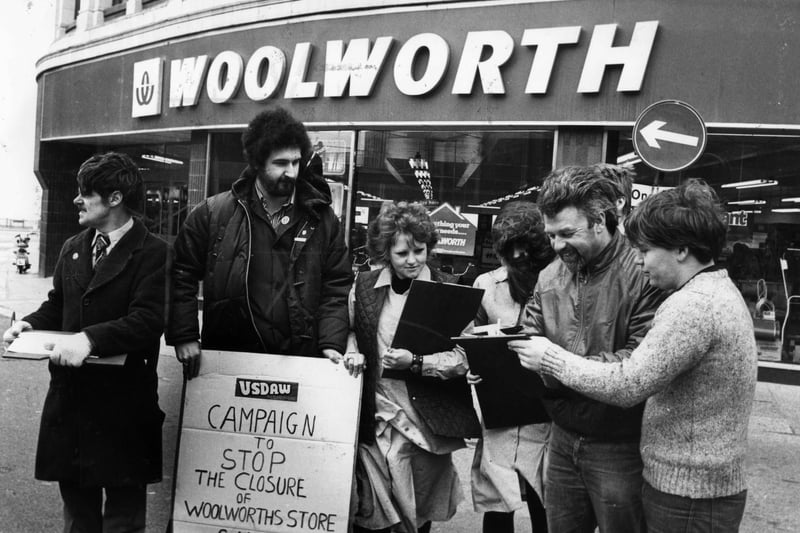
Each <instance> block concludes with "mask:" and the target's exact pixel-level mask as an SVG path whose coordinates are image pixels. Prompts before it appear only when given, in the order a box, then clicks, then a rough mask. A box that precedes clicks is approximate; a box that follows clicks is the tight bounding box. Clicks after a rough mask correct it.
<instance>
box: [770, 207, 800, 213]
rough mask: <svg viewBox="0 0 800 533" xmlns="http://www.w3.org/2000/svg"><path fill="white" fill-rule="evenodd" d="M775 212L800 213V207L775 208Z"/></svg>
mask: <svg viewBox="0 0 800 533" xmlns="http://www.w3.org/2000/svg"><path fill="white" fill-rule="evenodd" d="M772 212H773V213H800V207H781V208H779V209H773V210H772Z"/></svg>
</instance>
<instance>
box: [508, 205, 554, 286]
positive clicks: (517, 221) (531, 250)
mask: <svg viewBox="0 0 800 533" xmlns="http://www.w3.org/2000/svg"><path fill="white" fill-rule="evenodd" d="M492 243H493V246H494V251H495V252H496V253H497V255H498V256H499V257H501V258H502V259H504V260H505V261H506V262H508V261H509V260H510V259H511V258H512V257H513V255H514V247H515V245H517V244H520V245H522V246H523V247H524V248H525V250H526V251H527V252H528V257H529V258H530V260H531V263H532V266H533V268H534V270H535V271H536V272H538V271H540V270H541V269H543V268H544V267H546V266H547V265H548V264H549V263H550V261H552V260H553V257H555V251H553V249H552V248H551V247H550V241H549V239H548V238H547V236H546V235H545V234H544V222H543V220H542V213H541V211H539V208H538V207H536V204H534V203H533V202H528V201H517V202H510V203H507V204H506V205H505V206H504V207H503V209H502V211H500V214H499V215H497V219H496V220H495V221H494V224H492Z"/></svg>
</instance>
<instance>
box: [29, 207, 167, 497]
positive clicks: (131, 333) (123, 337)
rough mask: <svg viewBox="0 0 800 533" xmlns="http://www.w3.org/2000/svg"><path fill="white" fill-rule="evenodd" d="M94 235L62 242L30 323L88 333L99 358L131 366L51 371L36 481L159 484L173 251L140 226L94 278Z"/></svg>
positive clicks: (136, 224)
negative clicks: (162, 359) (161, 368)
mask: <svg viewBox="0 0 800 533" xmlns="http://www.w3.org/2000/svg"><path fill="white" fill-rule="evenodd" d="M94 233H95V232H94V230H93V229H87V230H85V231H83V232H81V233H79V234H78V235H76V236H74V237H71V238H70V239H68V240H67V241H66V243H64V246H63V247H62V249H61V253H60V255H59V257H58V262H57V264H56V270H55V274H54V275H53V289H52V290H51V291H50V292H49V294H48V298H47V300H46V301H45V302H44V303H43V304H42V305H41V306H40V307H39V309H38V310H37V311H35V312H33V313H31V314H30V315H28V316H26V317H25V318H23V320H25V321H26V322H29V323H30V324H31V325H32V326H33V328H34V329H39V330H56V331H64V332H79V331H83V332H84V333H85V334H86V335H87V337H88V338H89V340H90V341H91V343H92V346H93V349H92V354H93V355H98V356H100V357H102V356H110V355H120V354H127V359H126V361H125V364H124V366H121V367H119V366H111V365H89V364H84V365H83V366H81V367H78V368H70V367H63V366H56V365H53V364H52V363H50V366H49V368H50V376H51V377H50V387H49V390H48V391H47V397H46V399H45V403H44V407H43V409H42V420H41V428H40V431H39V443H38V448H37V451H36V478H37V479H41V480H47V481H65V482H69V483H73V484H77V485H79V486H82V487H98V486H104V487H107V486H133V485H141V484H144V483H154V482H157V481H160V480H161V425H162V422H163V420H164V413H163V412H162V411H161V410H160V409H159V407H158V379H157V375H156V368H157V366H158V353H159V347H160V344H161V343H160V339H161V333H162V331H163V329H164V308H165V302H166V292H165V291H166V289H165V273H166V263H167V244H166V243H165V242H164V241H162V240H160V239H158V238H157V237H155V236H153V235H152V234H150V233H149V232H148V231H147V228H145V226H144V224H143V223H142V222H141V221H139V220H135V221H134V225H133V227H132V228H131V229H130V230H128V232H127V233H125V235H124V236H123V237H122V238H121V239H120V241H119V242H118V243H117V244H116V245H115V246H114V248H113V249H112V250H111V252H110V253H109V254H108V255H107V256H106V257H105V258H104V259H103V261H102V262H100V263H99V264H98V265H97V268H96V269H95V270H94V271H93V269H92V239H93V237H94Z"/></svg>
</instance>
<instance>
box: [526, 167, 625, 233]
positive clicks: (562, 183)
mask: <svg viewBox="0 0 800 533" xmlns="http://www.w3.org/2000/svg"><path fill="white" fill-rule="evenodd" d="M620 196H621V193H620V188H619V186H618V185H617V184H616V182H614V181H613V180H612V179H610V178H608V177H606V176H604V175H603V173H602V172H601V171H600V169H598V168H597V167H596V166H589V167H579V166H568V167H562V168H559V169H556V170H554V171H552V172H551V173H550V174H549V175H548V176H547V177H546V178H545V179H544V183H542V189H541V190H540V191H539V198H538V200H537V203H538V204H539V209H541V211H542V213H543V214H544V215H545V216H548V217H554V216H556V215H557V214H558V213H559V212H560V211H562V210H563V209H565V208H567V207H570V206H572V207H575V208H576V209H578V210H580V211H581V212H583V214H584V215H585V216H586V219H587V220H588V221H589V224H590V225H594V224H597V223H599V222H600V220H601V218H602V217H601V215H602V214H603V213H605V218H606V227H607V228H608V231H609V232H611V233H614V230H615V229H616V227H617V208H616V203H617V198H619V197H620Z"/></svg>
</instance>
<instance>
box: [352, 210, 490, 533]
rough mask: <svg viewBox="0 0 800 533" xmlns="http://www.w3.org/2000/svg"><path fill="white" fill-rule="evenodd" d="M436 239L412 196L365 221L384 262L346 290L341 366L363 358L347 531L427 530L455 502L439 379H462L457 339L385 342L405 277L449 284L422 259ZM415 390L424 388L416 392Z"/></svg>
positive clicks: (453, 446)
mask: <svg viewBox="0 0 800 533" xmlns="http://www.w3.org/2000/svg"><path fill="white" fill-rule="evenodd" d="M437 240H438V237H437V234H436V229H435V227H434V225H433V222H432V221H431V219H430V216H429V215H428V212H427V211H426V210H425V208H424V207H423V206H422V205H420V204H417V203H411V204H408V203H406V202H400V203H398V204H387V205H385V206H384V207H383V208H382V209H381V212H380V214H379V215H378V216H377V217H376V218H375V219H374V220H372V222H371V223H370V225H369V230H368V249H369V252H370V255H371V257H372V259H373V261H374V262H375V263H380V264H382V265H384V266H383V268H380V269H377V270H372V271H369V272H361V273H360V274H359V275H358V277H357V278H356V282H355V284H354V285H353V290H352V291H351V293H350V316H351V320H352V325H353V330H354V334H353V335H351V339H350V342H349V345H348V350H347V353H346V354H345V365H346V366H347V367H348V369H352V368H355V369H356V371H358V370H359V369H362V368H364V365H366V370H365V379H364V393H363V394H362V410H361V426H360V429H359V446H358V455H357V465H356V482H357V483H356V492H357V497H356V500H357V502H356V504H357V510H356V511H355V512H354V513H353V516H354V521H355V531H368V530H369V531H376V530H377V531H384V532H388V531H396V532H405V533H416V532H417V531H420V532H428V531H430V528H431V521H434V520H435V521H443V520H449V519H450V518H451V517H452V516H453V515H454V514H455V512H456V508H457V506H458V504H459V502H460V501H461V500H462V499H463V494H462V492H461V487H460V484H459V480H458V474H457V472H456V470H455V468H454V466H453V462H452V458H451V453H452V452H453V451H455V450H458V449H460V448H463V447H464V440H463V438H460V437H458V436H452V435H450V436H448V435H447V434H446V433H448V431H446V430H443V429H442V428H444V427H453V425H454V422H457V421H454V420H453V419H454V418H456V417H457V416H458V415H457V414H456V412H454V411H452V410H450V406H451V405H452V404H451V403H450V402H449V401H448V399H447V398H446V397H445V393H444V391H441V392H440V393H438V394H437V390H438V389H442V388H443V387H442V380H451V379H457V378H460V379H463V376H464V375H465V374H466V372H467V362H466V356H465V354H464V351H463V350H462V349H461V348H460V347H458V346H456V347H455V348H454V349H452V350H449V351H444V352H439V353H432V354H414V353H411V352H410V351H408V350H406V349H398V348H392V347H391V346H392V341H393V339H394V334H395V330H396V329H397V325H398V322H399V319H400V315H401V313H402V311H403V307H404V306H405V302H406V299H407V297H408V291H409V288H410V286H411V281H412V280H414V279H420V280H433V281H445V282H451V281H452V278H450V277H448V276H447V275H445V274H442V273H440V272H438V271H435V270H432V269H431V268H429V267H428V265H427V262H428V260H429V258H430V254H431V250H433V248H434V247H435V246H436V242H437ZM422 380H427V381H425V382H423V381H422ZM464 385H465V387H466V383H465V384H464ZM420 387H425V388H424V390H425V394H418V393H417V392H415V391H417V390H421V389H420ZM468 407H469V406H467V408H468ZM467 411H468V412H469V414H470V415H471V416H472V417H473V418H472V419H471V421H472V423H473V424H474V429H473V431H477V429H478V427H477V421H476V420H474V414H473V413H471V410H469V409H467ZM469 422H470V421H464V426H465V427H466V426H467V425H468V423H469Z"/></svg>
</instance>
